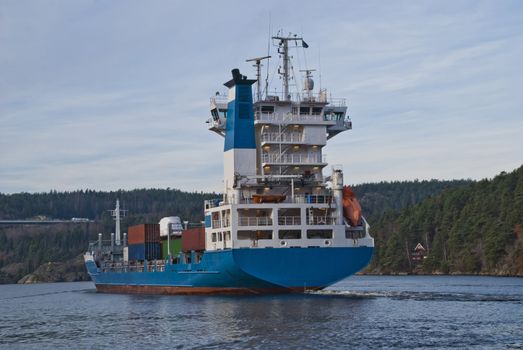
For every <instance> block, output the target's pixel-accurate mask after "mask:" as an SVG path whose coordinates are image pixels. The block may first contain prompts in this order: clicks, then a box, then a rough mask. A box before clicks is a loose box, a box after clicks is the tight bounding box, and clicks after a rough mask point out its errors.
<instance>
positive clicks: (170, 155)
mask: <svg viewBox="0 0 523 350" xmlns="http://www.w3.org/2000/svg"><path fill="white" fill-rule="evenodd" d="M54 5H55V6H49V5H48V4H43V3H38V2H31V3H29V2H24V1H21V2H8V3H4V4H3V5H2V7H1V9H0V42H2V50H1V51H0V125H1V127H0V164H2V166H1V167H0V192H16V191H46V190H49V189H52V188H54V189H58V190H60V189H76V188H93V189H116V188H129V189H130V188H136V187H167V186H169V187H178V188H182V189H187V190H215V191H220V190H221V188H222V179H221V178H222V160H221V158H222V145H223V144H222V142H223V140H222V139H221V138H220V137H219V136H217V135H214V134H212V133H210V132H209V131H207V130H206V128H207V126H206V124H205V123H204V122H205V120H206V119H207V117H208V113H209V112H208V103H209V99H208V97H209V96H211V95H212V94H214V92H215V91H223V89H224V88H223V86H222V83H223V82H224V81H226V80H228V79H229V76H230V70H231V69H232V68H235V67H239V68H240V69H241V71H242V73H244V74H248V75H249V76H253V74H254V70H253V68H252V67H251V65H250V63H246V62H245V59H247V58H251V57H257V56H262V55H264V54H266V53H267V31H268V24H269V23H268V22H269V17H270V18H271V26H272V28H273V30H275V28H280V27H285V28H284V29H285V30H286V31H293V32H298V33H301V34H303V36H304V38H305V39H306V41H307V42H308V43H309V45H310V47H309V49H307V50H306V51H300V52H296V53H295V56H296V58H299V62H296V63H295V67H294V71H295V72H297V71H298V70H299V69H303V68H305V67H306V66H307V68H311V67H312V68H316V69H318V71H317V72H316V73H315V74H316V76H315V80H316V85H317V86H318V85H320V81H321V86H322V87H327V88H328V89H329V92H332V93H333V96H334V97H337V96H339V97H345V98H348V101H349V114H350V115H351V117H352V119H353V125H354V130H351V131H349V132H346V133H343V134H340V135H338V136H336V137H335V138H334V139H332V140H331V141H330V142H329V145H328V146H327V147H326V148H325V153H326V154H327V155H328V160H329V162H331V163H333V164H337V163H339V164H343V165H344V168H345V171H346V177H347V178H346V181H348V182H352V183H360V182H369V181H380V180H400V179H414V178H446V179H448V178H469V177H471V178H482V177H489V176H493V175H495V174H496V173H497V172H499V171H501V170H510V169H512V168H515V167H517V166H519V165H520V164H521V156H520V155H519V153H518V152H517V150H520V149H523V139H522V138H521V137H519V135H520V134H521V131H523V125H522V122H521V121H522V120H523V118H522V117H523V116H522V115H521V111H522V110H523V108H522V107H523V100H522V99H521V98H520V96H519V91H520V85H521V81H523V73H522V70H521V69H520V62H521V61H523V46H521V45H519V43H520V42H521V41H522V39H523V35H522V34H521V33H522V31H521V29H522V25H521V23H523V15H522V14H523V11H521V10H522V6H523V5H521V3H520V2H517V1H516V2H509V1H507V2H503V3H502V4H499V3H496V4H493V3H492V2H489V1H486V2H481V1H480V2H476V1H461V2H438V3H432V2H419V3H416V4H413V3H412V2H402V1H400V2H395V3H390V4H388V3H383V2H374V1H369V2H365V3H361V2H341V3H326V4H325V3H321V4H320V3H318V2H309V3H300V6H299V8H298V7H297V6H296V4H293V3H285V4H281V3H279V2H277V1H269V2H266V3H255V4H252V3H251V4H248V3H244V2H241V1H237V2H233V4H230V5H229V6H225V5H224V4H221V3H207V4H205V6H203V8H202V5H201V4H192V3H180V2H164V1H159V2H155V3H154V4H148V5H144V4H142V3H140V2H131V3H127V4H126V5H125V6H124V5H123V4H119V3H117V2H114V3H112V2H111V3H108V2H97V1H94V2H93V1H76V2H67V3H64V2H57V3H55V4H54ZM275 8H278V11H275V10H274V9H275ZM304 53H307V59H305V56H304ZM272 54H273V56H274V57H275V58H276V56H277V54H276V53H275V51H274V48H273V51H272ZM319 56H321V64H320V59H319ZM296 61H298V60H296ZM320 68H321V72H320ZM270 69H271V72H272V71H274V70H275V69H276V61H275V60H273V61H272V62H271V63H270ZM273 84H274V85H275V87H276V88H277V89H278V90H280V89H281V88H280V87H279V86H277V85H278V84H279V80H278V79H277V76H275V79H274V80H273ZM297 84H298V83H297ZM298 86H299V84H298Z"/></svg>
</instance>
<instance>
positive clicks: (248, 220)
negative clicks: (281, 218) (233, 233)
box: [238, 216, 272, 226]
mask: <svg viewBox="0 0 523 350" xmlns="http://www.w3.org/2000/svg"><path fill="white" fill-rule="evenodd" d="M238 225H239V226H271V225H272V218H270V217H268V216H262V217H252V216H240V217H238Z"/></svg>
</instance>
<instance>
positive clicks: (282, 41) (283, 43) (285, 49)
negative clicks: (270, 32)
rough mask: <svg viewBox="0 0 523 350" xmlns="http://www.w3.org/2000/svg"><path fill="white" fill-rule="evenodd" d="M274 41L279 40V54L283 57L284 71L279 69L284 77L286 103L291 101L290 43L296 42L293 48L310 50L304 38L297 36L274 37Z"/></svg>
mask: <svg viewBox="0 0 523 350" xmlns="http://www.w3.org/2000/svg"><path fill="white" fill-rule="evenodd" d="M272 39H274V40H279V43H278V53H279V54H281V55H283V67H281V68H282V70H280V69H278V73H279V74H280V75H281V76H282V77H283V99H284V100H285V101H290V100H291V95H289V76H290V73H289V69H290V68H289V42H291V43H292V42H294V45H295V46H293V47H303V48H304V49H306V48H308V47H309V45H307V43H306V42H305V41H304V40H303V38H301V37H298V36H297V35H296V34H294V35H292V36H291V34H289V36H273V37H272Z"/></svg>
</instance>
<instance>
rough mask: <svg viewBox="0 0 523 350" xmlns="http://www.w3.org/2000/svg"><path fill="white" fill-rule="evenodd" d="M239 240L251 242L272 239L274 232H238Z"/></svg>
mask: <svg viewBox="0 0 523 350" xmlns="http://www.w3.org/2000/svg"><path fill="white" fill-rule="evenodd" d="M238 239H240V240H251V241H256V240H260V239H272V230H238Z"/></svg>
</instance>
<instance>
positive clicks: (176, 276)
mask: <svg viewBox="0 0 523 350" xmlns="http://www.w3.org/2000/svg"><path fill="white" fill-rule="evenodd" d="M272 40H273V43H275V45H276V46H277V49H278V53H279V56H280V66H279V67H278V73H279V74H280V75H281V80H282V82H283V84H282V85H283V91H282V92H281V93H271V94H269V93H268V91H270V90H269V86H268V84H267V83H266V84H265V87H264V88H263V87H262V81H261V79H262V77H261V67H262V61H263V60H266V59H270V58H271V57H270V56H265V57H258V58H255V59H251V60H247V61H253V62H255V67H256V72H257V79H256V80H251V79H247V77H245V76H243V75H242V74H241V73H240V71H239V70H238V69H234V70H233V71H232V79H230V80H229V81H227V82H226V83H225V84H224V85H225V86H226V87H227V89H228V92H227V95H226V96H222V95H219V94H217V95H216V96H214V97H212V98H211V107H210V112H211V117H210V118H209V119H208V120H207V123H208V128H209V130H211V131H213V132H215V133H217V134H219V135H220V136H222V137H223V138H224V153H223V154H224V174H223V176H224V189H223V196H222V197H220V198H217V199H214V200H208V201H205V203H204V221H203V223H204V224H203V225H201V227H192V228H189V227H187V226H188V225H187V223H185V227H183V225H182V222H181V220H179V218H176V217H171V218H164V219H162V221H161V222H160V224H148V225H138V226H134V227H129V229H128V231H129V232H128V233H129V234H128V235H127V234H126V233H124V234H123V239H121V235H120V216H121V211H120V208H119V203H118V202H117V206H116V209H115V210H114V212H113V215H114V217H115V219H116V231H115V234H112V235H111V241H110V243H109V244H107V245H105V244H104V241H103V240H102V235H101V234H99V239H98V241H96V242H92V243H91V244H90V246H89V250H88V251H87V252H86V253H85V255H84V258H85V263H86V266H87V270H88V272H89V274H90V276H91V278H92V280H93V281H94V283H95V285H96V289H97V290H98V291H100V292H129V293H151V294H212V293H227V294H236V293H238V294H248V293H274V292H278V293H279V292H303V291H307V290H319V289H323V288H325V287H327V286H329V285H331V284H333V283H335V282H337V281H339V280H341V279H344V278H346V277H348V276H350V275H351V274H354V273H356V272H358V271H359V270H361V269H362V268H364V267H365V266H366V265H367V264H368V262H369V261H370V258H371V256H372V251H373V247H374V240H373V238H372V237H371V236H370V235H369V225H368V224H367V222H366V221H365V219H364V217H363V216H362V215H361V208H360V206H359V204H358V201H357V199H356V197H355V196H354V194H353V193H352V191H351V189H350V188H349V187H346V186H344V185H343V172H342V169H341V167H340V166H333V167H332V169H331V171H330V175H329V176H324V174H323V172H324V169H325V168H326V167H327V165H328V164H327V162H326V159H325V155H324V154H323V147H324V146H326V144H327V141H328V140H329V139H330V138H332V137H334V136H336V135H338V134H339V133H342V132H344V131H347V130H350V129H351V128H352V123H351V121H350V119H349V117H348V115H347V106H346V103H345V100H343V99H332V98H329V96H328V95H327V91H326V90H321V89H320V90H319V91H318V92H314V82H313V80H312V72H313V71H314V70H309V69H306V70H304V73H305V80H304V83H303V90H302V91H301V92H291V91H290V86H291V81H292V78H291V73H292V71H293V69H292V63H291V56H290V55H289V51H290V49H291V48H292V49H296V50H298V49H300V48H303V49H304V48H307V47H308V45H307V44H306V43H305V42H304V41H303V39H302V38H300V37H297V36H295V35H293V36H281V35H277V36H274V37H273V38H272ZM267 81H268V79H267V80H266V82H267ZM255 83H256V90H255V95H253V88H252V86H253V84H255Z"/></svg>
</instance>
